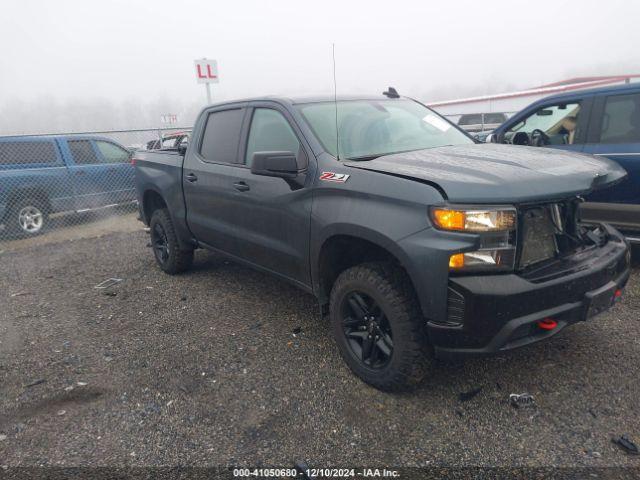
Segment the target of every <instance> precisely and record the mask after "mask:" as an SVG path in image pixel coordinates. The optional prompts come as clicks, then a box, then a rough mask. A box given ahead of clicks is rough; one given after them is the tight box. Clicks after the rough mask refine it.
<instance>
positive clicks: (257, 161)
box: [251, 152, 305, 178]
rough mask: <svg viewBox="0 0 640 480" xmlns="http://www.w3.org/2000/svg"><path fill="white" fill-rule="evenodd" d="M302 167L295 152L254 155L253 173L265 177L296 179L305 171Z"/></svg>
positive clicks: (258, 153)
mask: <svg viewBox="0 0 640 480" xmlns="http://www.w3.org/2000/svg"><path fill="white" fill-rule="evenodd" d="M301 167H302V165H299V164H298V158H297V156H296V154H295V153H293V152H256V153H254V154H253V162H252V164H251V173H253V174H254V175H263V176H265V177H281V178H295V177H297V176H298V174H299V173H300V172H301V171H303V170H304V169H305V168H301Z"/></svg>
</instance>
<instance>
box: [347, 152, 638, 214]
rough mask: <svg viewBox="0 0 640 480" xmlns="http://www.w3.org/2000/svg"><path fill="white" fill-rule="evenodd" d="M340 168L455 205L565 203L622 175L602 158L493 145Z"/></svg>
mask: <svg viewBox="0 0 640 480" xmlns="http://www.w3.org/2000/svg"><path fill="white" fill-rule="evenodd" d="M345 164H346V165H348V166H350V167H353V168H360V169H365V170H371V171H376V172H380V173H386V174H391V175H396V176H401V177H407V178H412V179H416V180H418V181H423V182H427V183H430V184H433V185H434V186H436V187H438V188H440V189H441V190H442V191H443V193H444V194H445V196H446V199H447V200H449V201H451V202H456V203H522V202H530V201H537V200H548V199H556V198H566V197H570V196H575V195H580V194H586V193H589V192H591V191H593V190H597V189H600V188H603V187H606V186H610V185H613V184H614V183H617V182H619V181H621V180H622V179H623V178H624V177H625V176H626V175H627V172H626V171H625V170H624V169H623V168H622V167H620V166H619V165H618V164H617V163H615V162H613V161H611V160H608V159H606V158H600V157H595V156H593V155H584V154H579V153H573V152H568V151H566V150H560V149H551V148H539V147H521V146H512V145H496V144H474V145H464V146H448V147H437V148H430V149H427V150H417V151H412V152H406V153H396V154H392V155H384V156H382V157H378V158H376V159H374V160H369V161H345Z"/></svg>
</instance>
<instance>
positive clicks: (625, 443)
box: [611, 435, 639, 455]
mask: <svg viewBox="0 0 640 480" xmlns="http://www.w3.org/2000/svg"><path fill="white" fill-rule="evenodd" d="M611 441H612V442H613V443H615V444H617V445H619V446H620V447H622V448H623V449H624V450H625V452H627V453H630V454H631V455H638V453H639V452H638V446H637V445H636V444H635V443H633V442H632V441H631V440H629V437H627V436H626V435H622V436H621V437H618V438H612V439H611Z"/></svg>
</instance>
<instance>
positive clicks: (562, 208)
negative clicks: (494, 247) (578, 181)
mask: <svg viewBox="0 0 640 480" xmlns="http://www.w3.org/2000/svg"><path fill="white" fill-rule="evenodd" d="M581 202H582V199H581V198H579V197H576V198H573V199H570V200H565V201H562V202H556V203H548V204H544V205H535V206H523V207H521V209H520V214H519V216H520V218H519V226H520V232H519V237H520V238H519V239H520V241H519V242H518V244H519V245H521V246H522V247H521V249H520V252H519V257H518V262H517V265H518V270H521V271H522V270H528V269H530V268H531V267H532V266H535V265H538V264H541V263H542V262H545V263H546V262H549V261H552V260H553V259H556V258H560V257H564V256H567V255H571V254H573V253H575V252H576V251H579V250H584V249H589V248H595V247H601V246H603V245H604V244H606V242H607V240H608V234H607V232H606V231H605V230H604V229H603V228H602V227H601V226H599V225H588V224H582V223H581V222H580V218H579V209H578V207H579V204H580V203H581Z"/></svg>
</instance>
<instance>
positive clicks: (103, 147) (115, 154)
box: [96, 140, 129, 163]
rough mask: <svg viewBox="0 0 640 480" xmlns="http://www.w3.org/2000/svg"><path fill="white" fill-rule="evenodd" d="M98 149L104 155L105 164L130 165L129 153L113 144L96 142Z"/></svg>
mask: <svg viewBox="0 0 640 480" xmlns="http://www.w3.org/2000/svg"><path fill="white" fill-rule="evenodd" d="M96 147H98V150H99V151H100V153H101V154H102V158H103V161H104V163H128V162H129V152H128V151H127V150H125V149H124V148H122V147H119V146H118V145H115V144H113V143H111V142H104V141H101V140H98V141H96Z"/></svg>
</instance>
